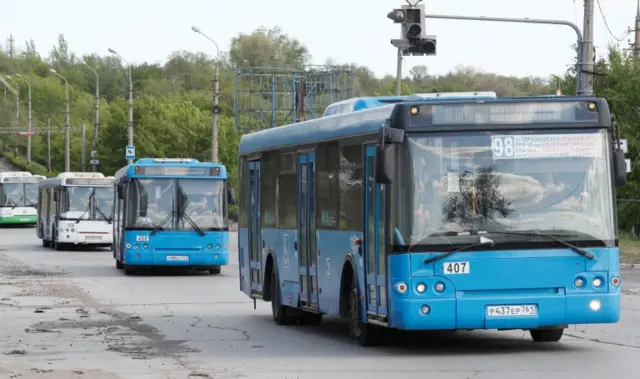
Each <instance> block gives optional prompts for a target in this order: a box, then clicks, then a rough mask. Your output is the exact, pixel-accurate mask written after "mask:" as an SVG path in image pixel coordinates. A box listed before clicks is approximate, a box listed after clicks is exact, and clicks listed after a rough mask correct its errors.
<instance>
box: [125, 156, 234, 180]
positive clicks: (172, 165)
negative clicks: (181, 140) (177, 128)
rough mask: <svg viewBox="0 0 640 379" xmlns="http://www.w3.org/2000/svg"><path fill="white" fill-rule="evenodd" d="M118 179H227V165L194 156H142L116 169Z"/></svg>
mask: <svg viewBox="0 0 640 379" xmlns="http://www.w3.org/2000/svg"><path fill="white" fill-rule="evenodd" d="M114 177H115V178H116V180H120V179H122V178H127V177H129V178H131V177H154V178H162V177H165V178H176V177H189V178H194V179H197V178H207V179H214V178H215V179H227V177H228V173H227V168H226V166H225V165H223V164H221V163H213V162H200V161H198V160H197V159H194V158H140V159H138V160H137V161H136V162H134V163H133V164H130V165H127V166H124V167H122V168H121V169H119V170H118V171H116V173H115V175H114Z"/></svg>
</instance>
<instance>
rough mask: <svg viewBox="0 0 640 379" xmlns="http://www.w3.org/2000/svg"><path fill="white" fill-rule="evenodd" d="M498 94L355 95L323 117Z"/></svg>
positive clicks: (332, 107) (491, 97)
mask: <svg viewBox="0 0 640 379" xmlns="http://www.w3.org/2000/svg"><path fill="white" fill-rule="evenodd" d="M497 97H498V95H497V94H496V93H495V92H491V91H484V92H482V91H476V92H433V93H416V94H411V95H403V96H365V97H354V98H351V99H347V100H341V101H337V102H335V103H332V104H330V105H329V106H328V107H327V109H325V111H324V114H323V115H322V116H323V117H328V116H335V115H339V114H345V113H351V112H357V111H361V110H365V109H371V108H376V107H381V106H384V105H388V104H396V103H401V102H405V101H412V100H422V99H460V100H466V99H495V98H497Z"/></svg>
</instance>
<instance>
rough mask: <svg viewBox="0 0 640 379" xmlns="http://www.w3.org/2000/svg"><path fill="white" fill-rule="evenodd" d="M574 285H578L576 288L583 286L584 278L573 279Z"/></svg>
mask: <svg viewBox="0 0 640 379" xmlns="http://www.w3.org/2000/svg"><path fill="white" fill-rule="evenodd" d="M573 285H574V286H576V288H582V286H584V280H582V278H576V280H574V281H573Z"/></svg>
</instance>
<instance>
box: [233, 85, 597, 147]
mask: <svg viewBox="0 0 640 379" xmlns="http://www.w3.org/2000/svg"><path fill="white" fill-rule="evenodd" d="M596 100H597V99H596V98H595V97H586V96H562V97H560V96H550V97H546V96H545V97H541V96H528V97H510V98H496V99H486V100H480V99H464V100H462V99H447V98H440V99H420V100H411V101H404V102H402V104H390V105H385V106H382V107H376V108H371V109H367V110H362V111H359V112H352V113H346V114H342V115H336V116H333V117H322V118H318V119H313V120H309V121H303V122H298V123H294V124H289V125H284V126H280V127H276V128H271V129H264V130H261V131H258V132H254V133H250V134H245V135H243V136H242V138H241V139H240V146H239V148H238V152H239V154H241V155H243V154H249V153H252V152H259V151H264V150H271V149H277V148H282V147H286V146H296V145H300V144H307V143H308V144H312V143H318V142H320V141H327V140H332V139H338V138H341V137H352V136H358V135H367V134H369V135H370V134H374V133H377V132H378V131H379V129H380V127H381V126H382V125H387V124H388V122H389V121H391V117H392V113H393V111H394V109H395V108H396V107H401V108H406V107H410V106H412V105H421V104H476V103H496V104H502V103H517V102H541V103H542V102H576V101H580V102H588V101H596ZM600 101H601V100H600Z"/></svg>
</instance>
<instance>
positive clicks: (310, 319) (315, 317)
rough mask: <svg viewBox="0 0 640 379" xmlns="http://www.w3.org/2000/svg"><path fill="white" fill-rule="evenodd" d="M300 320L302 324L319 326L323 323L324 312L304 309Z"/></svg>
mask: <svg viewBox="0 0 640 379" xmlns="http://www.w3.org/2000/svg"><path fill="white" fill-rule="evenodd" d="M299 322H300V325H310V326H318V325H320V324H321V323H322V313H311V312H305V311H302V314H301V315H300V320H299Z"/></svg>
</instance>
